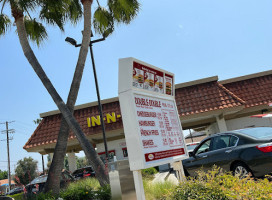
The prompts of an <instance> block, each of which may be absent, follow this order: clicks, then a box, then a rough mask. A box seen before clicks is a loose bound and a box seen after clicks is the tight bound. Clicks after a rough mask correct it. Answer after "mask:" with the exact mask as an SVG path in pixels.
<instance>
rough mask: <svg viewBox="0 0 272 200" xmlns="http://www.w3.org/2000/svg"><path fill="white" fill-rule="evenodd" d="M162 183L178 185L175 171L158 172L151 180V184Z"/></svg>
mask: <svg viewBox="0 0 272 200" xmlns="http://www.w3.org/2000/svg"><path fill="white" fill-rule="evenodd" d="M164 181H169V182H172V183H174V184H176V185H178V183H179V181H178V179H177V177H176V175H175V171H173V172H169V171H166V172H159V173H157V174H155V178H154V179H153V181H152V183H159V182H164Z"/></svg>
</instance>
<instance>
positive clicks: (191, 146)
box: [186, 142, 200, 154]
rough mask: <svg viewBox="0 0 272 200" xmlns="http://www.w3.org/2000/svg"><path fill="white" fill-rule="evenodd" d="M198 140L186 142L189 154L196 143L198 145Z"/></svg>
mask: <svg viewBox="0 0 272 200" xmlns="http://www.w3.org/2000/svg"><path fill="white" fill-rule="evenodd" d="M199 143H200V142H192V143H187V144H186V147H187V151H188V153H189V154H190V153H191V152H193V151H194V149H195V148H196V147H197V145H199Z"/></svg>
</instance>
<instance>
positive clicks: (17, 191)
mask: <svg viewBox="0 0 272 200" xmlns="http://www.w3.org/2000/svg"><path fill="white" fill-rule="evenodd" d="M21 192H24V188H22V187H16V188H13V189H12V190H10V191H9V192H7V193H6V195H14V194H18V193H21Z"/></svg>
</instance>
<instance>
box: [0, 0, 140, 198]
mask: <svg viewBox="0 0 272 200" xmlns="http://www.w3.org/2000/svg"><path fill="white" fill-rule="evenodd" d="M1 2H2V6H3V7H4V5H5V4H6V3H7V2H8V3H9V4H10V7H11V11H12V16H13V18H14V19H15V25H16V28H17V33H18V37H19V41H20V44H21V47H22V49H23V52H24V55H25V57H26V58H27V60H28V62H29V63H30V65H31V66H32V68H33V69H34V71H35V72H36V74H37V76H38V77H39V78H40V80H41V81H42V83H43V85H44V86H45V88H46V89H47V91H48V93H49V94H50V95H51V97H52V99H53V100H54V102H55V103H56V105H57V107H58V108H59V110H60V112H61V113H62V117H63V120H62V123H61V127H62V129H61V131H60V134H59V136H60V137H58V142H57V145H56V149H55V154H54V155H55V156H54V159H55V160H56V161H55V162H54V159H53V161H52V165H51V167H52V170H51V168H50V171H49V178H48V181H47V185H46V187H45V188H47V189H45V190H48V188H49V187H50V186H51V189H52V190H53V192H54V193H57V192H58V190H59V176H60V171H61V168H62V166H61V167H58V166H60V165H63V159H64V155H65V154H64V153H63V152H66V146H67V138H68V134H67V135H65V134H64V133H65V132H69V129H68V128H66V131H62V130H63V127H69V128H70V129H71V130H72V131H73V132H74V133H75V135H76V136H77V139H78V140H79V143H80V144H81V146H82V149H83V150H84V152H85V154H86V157H87V159H88V161H89V163H90V165H92V166H93V168H94V170H95V171H96V175H97V178H98V180H99V182H100V184H101V185H105V184H107V183H109V179H108V176H107V173H106V169H105V166H104V164H103V162H102V161H101V159H100V158H99V156H98V155H97V153H96V152H95V150H94V148H93V146H92V145H91V144H90V142H89V141H88V140H87V138H86V136H85V135H84V133H83V132H82V130H81V128H80V126H79V124H78V123H77V121H76V120H75V118H74V117H73V114H72V113H73V107H74V104H75V101H76V98H77V92H78V90H79V85H80V81H81V77H82V73H83V68H84V64H85V60H86V56H87V52H88V46H89V42H90V36H91V23H90V20H91V5H92V0H81V3H82V5H83V10H84V30H83V38H82V44H81V48H80V54H79V58H78V63H77V67H76V71H75V74H74V78H73V82H72V85H71V89H70V93H69V96H68V101H67V105H66V104H65V103H64V102H63V100H62V99H61V97H60V96H59V94H58V93H57V91H56V90H55V88H54V86H53V85H52V83H51V82H50V80H49V78H48V77H47V76H46V74H45V72H44V70H43V68H42V66H41V65H40V63H39V62H38V60H37V58H36V56H35V54H34V52H33V51H32V48H31V46H30V44H29V41H28V38H29V39H31V40H34V41H36V43H37V45H39V44H40V43H41V41H42V40H43V39H46V38H47V33H46V30H45V28H44V26H43V25H42V24H41V23H40V22H38V21H37V19H36V18H34V19H32V18H30V15H29V10H30V11H32V12H35V11H37V10H39V9H36V8H37V7H38V6H39V7H40V8H41V9H40V14H39V18H40V19H42V20H44V21H46V22H47V23H49V24H53V25H57V26H58V27H59V28H60V29H61V30H63V24H64V22H66V21H67V20H68V19H69V20H70V21H72V22H76V21H77V19H78V18H79V17H80V3H79V1H78V0H66V1H62V0H56V1H48V0H47V1H46V0H40V1H35V0H0V3H1ZM108 2H109V3H108V6H109V10H106V9H104V8H102V7H101V6H100V5H99V7H98V9H97V10H96V11H95V20H94V27H95V29H96V31H97V32H98V33H106V35H107V34H109V33H110V32H111V31H112V30H113V24H114V20H115V21H116V22H122V21H123V22H125V23H129V21H130V20H131V19H132V18H133V17H134V16H136V14H137V11H138V7H139V4H138V2H137V1H136V0H109V1H108ZM98 4H99V3H98ZM3 7H2V9H1V13H0V35H3V34H5V33H6V32H7V30H8V29H9V27H10V26H11V20H10V19H9V18H8V16H7V15H5V14H3V13H2V11H3ZM25 13H27V16H25ZM77 72H79V73H77ZM74 80H75V82H77V83H76V84H75V85H76V86H75V89H72V87H73V83H74ZM77 80H78V81H77ZM69 99H71V100H69ZM65 123H67V124H65ZM61 161H62V162H61ZM53 177H54V178H53ZM50 180H51V183H52V184H49V182H50ZM52 187H53V188H52ZM49 190H50V188H49Z"/></svg>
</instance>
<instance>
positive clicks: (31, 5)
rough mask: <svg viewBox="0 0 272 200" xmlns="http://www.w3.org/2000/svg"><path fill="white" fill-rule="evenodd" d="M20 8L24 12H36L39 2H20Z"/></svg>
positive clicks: (24, 0)
mask: <svg viewBox="0 0 272 200" xmlns="http://www.w3.org/2000/svg"><path fill="white" fill-rule="evenodd" d="M17 2H18V3H17V4H18V6H19V7H20V8H21V9H22V10H23V11H26V10H31V11H33V10H35V9H36V8H37V6H38V2H39V1H37V0H18V1H17Z"/></svg>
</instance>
